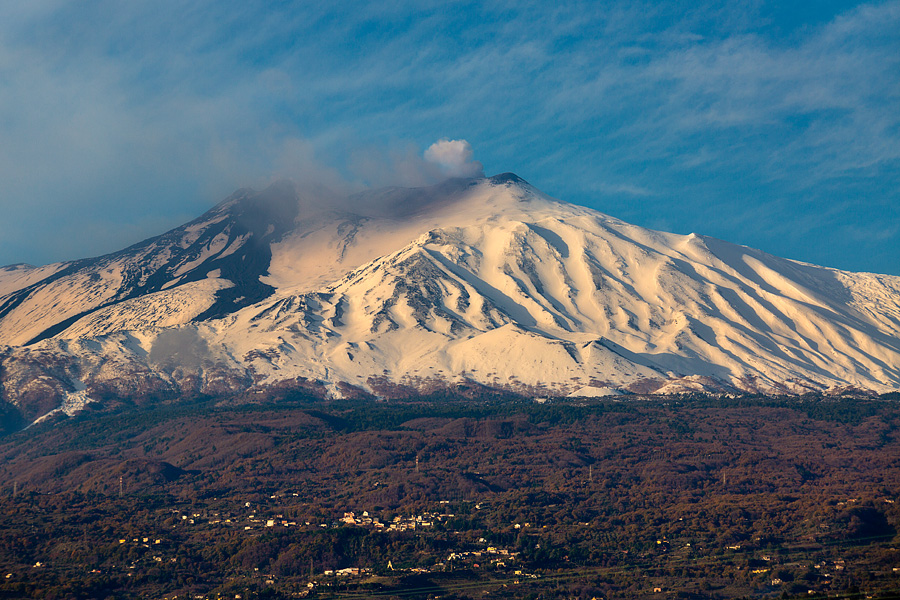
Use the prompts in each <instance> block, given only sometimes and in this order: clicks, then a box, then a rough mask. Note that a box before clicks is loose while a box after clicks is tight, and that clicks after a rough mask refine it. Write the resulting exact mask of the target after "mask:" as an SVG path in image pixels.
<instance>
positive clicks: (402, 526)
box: [339, 510, 456, 531]
mask: <svg viewBox="0 0 900 600" xmlns="http://www.w3.org/2000/svg"><path fill="white" fill-rule="evenodd" d="M454 516H456V515H453V514H447V513H432V512H426V513H422V514H421V515H413V516H411V517H394V519H393V521H391V522H390V523H382V522H381V521H380V520H378V517H372V516H370V515H369V511H367V510H364V511H363V512H362V514H359V515H357V514H356V513H355V512H345V513H344V516H343V517H341V518H340V519H339V520H340V522H341V523H344V524H345V525H351V526H355V527H367V528H370V529H381V530H384V531H415V530H416V529H420V528H422V527H431V526H433V525H434V524H435V522H437V521H443V520H445V519H449V518H452V517H454Z"/></svg>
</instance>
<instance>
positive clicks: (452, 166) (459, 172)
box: [425, 138, 484, 177]
mask: <svg viewBox="0 0 900 600" xmlns="http://www.w3.org/2000/svg"><path fill="white" fill-rule="evenodd" d="M472 155H473V153H472V146H471V145H470V144H469V142H467V141H466V140H448V139H447V138H442V139H440V140H438V141H436V142H435V143H433V144H432V145H431V146H429V147H428V149H427V150H426V151H425V160H426V161H428V162H430V163H433V164H435V165H437V166H438V167H440V169H441V172H443V173H444V175H446V176H447V177H483V176H484V166H483V165H482V164H481V163H480V162H478V161H477V160H472Z"/></svg>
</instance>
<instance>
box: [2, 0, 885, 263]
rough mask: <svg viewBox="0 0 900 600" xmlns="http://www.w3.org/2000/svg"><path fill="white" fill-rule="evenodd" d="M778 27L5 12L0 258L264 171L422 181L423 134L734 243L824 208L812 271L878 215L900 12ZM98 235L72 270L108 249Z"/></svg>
mask: <svg viewBox="0 0 900 600" xmlns="http://www.w3.org/2000/svg"><path fill="white" fill-rule="evenodd" d="M784 10H785V9H784V8H783V6H782V5H781V4H778V3H769V2H764V1H760V2H754V3H750V4H748V5H745V6H741V7H733V6H729V5H727V4H726V5H722V4H720V3H711V2H710V3H702V2H701V4H698V5H696V6H695V7H694V8H692V9H691V10H685V9H684V5H683V3H678V2H674V1H673V2H650V1H647V2H611V3H585V4H581V3H573V4H565V5H546V3H538V2H530V1H526V2H505V1H497V2H488V3H467V2H462V3H455V4H453V5H452V9H451V7H448V6H447V5H446V4H445V3H438V2H433V3H432V2H396V3H391V4H390V5H389V6H385V5H379V4H373V3H367V2H350V3H343V4H340V5H334V6H327V5H322V6H314V5H312V4H310V3H300V4H299V5H298V4H296V3H291V4H284V5H279V6H273V5H271V3H263V2H254V1H250V2H246V1H245V2H235V1H219V2H212V1H211V0H199V1H198V2H193V3H190V4H189V5H187V4H184V3H178V2H168V1H163V2H162V3H160V2H152V3H151V2H149V1H142V0H135V1H134V2H128V3H121V2H113V1H107V0H96V1H93V2H69V1H63V0H45V1H43V2H28V3H11V4H4V5H0V75H2V76H0V140H2V143H0V190H2V194H0V210H2V211H3V213H4V215H5V216H6V218H5V219H4V220H2V221H0V263H2V262H12V261H14V260H17V259H19V258H21V259H24V260H31V261H43V260H54V259H58V258H63V257H71V256H70V252H71V249H70V248H63V247H62V246H56V247H55V244H56V242H55V241H54V240H56V239H58V238H59V237H60V235H61V234H60V232H59V228H60V227H62V226H63V225H62V224H67V226H69V227H73V228H74V227H79V226H82V227H87V226H89V224H90V223H96V222H99V221H101V220H103V221H104V222H108V223H110V224H111V225H110V230H112V229H115V226H114V225H112V224H113V223H122V224H123V227H127V228H129V231H134V232H138V231H143V232H145V234H146V235H150V234H153V233H157V232H158V231H156V230H155V228H158V227H160V223H163V222H170V223H171V224H172V225H174V224H176V223H177V222H178V219H181V218H182V216H183V215H184V214H186V213H191V214H193V213H196V212H199V211H200V210H202V209H203V208H205V207H206V206H207V205H208V204H209V203H211V202H212V201H214V200H216V199H218V198H219V197H222V196H224V195H226V194H227V193H229V192H230V191H231V190H232V189H233V188H234V187H237V186H240V185H248V184H251V185H252V184H259V183H261V182H264V181H266V180H267V179H269V178H271V177H274V176H278V175H288V176H295V177H298V178H304V179H309V178H312V179H315V180H316V181H319V182H321V183H322V184H323V185H329V186H338V187H339V186H349V187H351V188H352V187H354V186H360V185H387V184H392V183H400V184H404V185H415V184H418V183H423V182H427V181H429V180H431V179H432V178H433V177H434V173H433V171H432V172H429V170H428V169H429V165H428V163H427V162H426V161H424V160H423V156H422V153H423V150H424V149H425V148H427V147H428V146H429V145H430V144H432V143H433V142H434V141H435V140H436V139H438V138H439V137H441V136H448V138H449V139H465V140H468V141H469V143H470V144H471V146H472V148H473V149H474V151H475V153H476V154H477V158H478V160H480V161H481V162H482V163H484V165H485V167H486V169H487V171H488V172H500V171H507V170H515V171H517V172H519V173H520V174H521V175H522V176H524V177H525V178H526V179H528V180H529V181H531V182H533V183H535V184H536V185H538V186H539V187H542V188H544V189H545V190H546V191H547V192H549V193H551V194H554V195H556V196H559V197H563V198H567V199H572V200H576V201H580V202H587V203H590V202H595V203H597V204H596V205H597V207H598V208H601V209H602V210H604V211H606V212H610V213H612V214H618V215H619V216H622V217H623V218H630V219H634V220H637V221H638V222H643V223H646V224H649V223H651V222H654V223H659V222H665V223H671V225H672V227H673V228H675V229H678V230H685V231H687V230H692V231H701V232H703V231H707V232H709V233H712V234H714V235H717V236H719V237H726V238H737V241H741V242H743V243H750V244H757V245H763V246H765V245H766V244H769V243H772V242H775V241H777V240H775V238H774V237H773V236H772V235H771V234H770V233H768V232H767V230H766V229H765V227H764V226H763V225H759V226H758V227H756V228H754V227H753V226H752V224H747V223H743V224H742V225H741V226H737V225H735V224H734V223H736V222H737V221H742V220H743V219H742V218H740V217H739V216H740V215H744V214H745V212H746V211H747V210H751V211H752V210H767V211H774V213H773V215H774V216H773V219H774V220H775V221H777V222H790V221H791V220H792V219H794V220H795V221H796V222H797V223H803V222H806V221H803V220H801V219H799V218H797V217H798V215H799V214H800V213H801V212H802V211H803V210H808V208H809V207H810V206H812V205H822V204H823V203H824V204H833V205H834V206H840V207H842V208H840V209H839V210H838V212H837V213H835V214H834V215H833V216H830V217H828V219H830V220H827V219H826V221H822V222H820V224H818V225H816V228H817V229H816V230H815V231H812V230H809V231H808V232H807V235H808V237H806V238H803V237H802V236H803V232H798V233H797V235H798V236H800V238H801V239H800V240H799V241H798V242H797V243H799V244H806V245H807V248H806V249H807V250H809V251H811V252H820V251H821V252H824V251H825V250H826V249H825V247H824V244H823V243H822V242H820V241H818V240H819V239H820V238H822V237H823V235H822V234H823V232H827V231H834V232H838V231H840V230H841V229H840V228H841V227H843V225H844V224H846V223H851V224H856V225H859V226H863V225H864V221H865V220H866V219H869V218H872V215H873V214H877V213H878V211H882V212H883V207H884V202H885V201H886V200H885V198H887V199H888V200H892V201H893V202H894V203H897V202H898V198H897V194H898V192H897V190H898V189H900V110H897V107H898V106H900V52H898V48H900V34H898V31H900V2H898V1H896V0H893V1H887V2H875V3H871V4H858V5H856V6H850V7H848V8H846V9H845V10H843V11H840V12H833V13H825V10H826V9H825V8H824V7H817V8H816V9H815V11H812V10H811V11H810V14H815V16H816V19H815V20H814V22H813V20H811V19H806V20H803V19H800V20H799V22H797V23H792V22H788V21H789V19H787V18H786V17H784V15H782V14H781V13H779V12H778V11H784ZM797 10H799V9H797ZM98 22H103V23H105V24H108V25H106V26H104V27H97V23H98ZM431 168H433V165H432V166H431ZM651 192H652V193H651ZM848 194H849V195H851V196H853V197H854V198H855V199H856V208H855V209H854V210H853V211H849V210H848V209H846V208H843V205H842V204H840V203H839V202H838V200H839V199H840V197H841V196H847V195H848ZM879 196H880V198H879ZM635 198H640V200H641V201H640V202H634V199H635ZM773 198H777V199H778V202H777V203H773V202H771V200H772V199H773ZM601 202H602V205H601V204H599V203H601ZM748 207H749V208H748ZM47 214H52V215H55V216H56V217H57V218H58V220H59V224H54V223H53V222H52V221H51V220H48V218H47V216H46V215H47ZM101 216H102V219H101ZM732 217H734V218H732ZM766 220H767V219H766ZM763 221H764V220H763V219H760V221H759V222H760V223H762V222H763ZM710 230H712V231H710ZM41 231H47V235H46V236H45V237H43V238H42V235H43V234H42V233H41ZM142 235H143V234H142ZM898 235H900V234H898ZM93 239H94V245H93V246H91V247H86V249H85V252H86V253H95V252H99V251H104V250H112V249H114V248H115V247H116V244H119V243H120V236H119V235H118V234H114V233H113V232H112V231H111V232H110V234H109V235H108V236H104V235H103V234H102V232H101V233H99V234H98V235H95V236H93ZM35 241H38V244H37V245H36V244H35ZM891 242H897V243H900V239H898V238H897V237H896V236H895V237H893V238H891V237H888V238H885V239H884V240H882V241H881V242H880V243H882V244H885V243H891ZM872 243H875V242H874V241H873V242H872ZM817 244H818V246H817ZM29 248H30V249H29ZM816 248H819V249H818V250H816ZM767 249H772V248H771V247H767ZM774 250H778V248H775V249H774ZM863 251H865V250H860V251H856V250H852V249H850V250H848V252H851V253H852V252H863ZM868 251H870V254H871V251H872V248H868ZM20 253H24V254H25V256H21V257H20V256H19V254H20ZM14 255H15V256H14ZM802 258H805V259H808V260H814V256H806V255H804V256H802Z"/></svg>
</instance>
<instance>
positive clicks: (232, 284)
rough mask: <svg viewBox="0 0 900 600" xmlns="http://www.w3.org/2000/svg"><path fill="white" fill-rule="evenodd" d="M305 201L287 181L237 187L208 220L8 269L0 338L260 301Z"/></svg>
mask: <svg viewBox="0 0 900 600" xmlns="http://www.w3.org/2000/svg"><path fill="white" fill-rule="evenodd" d="M299 203H300V199H299V198H298V196H297V192H296V190H295V189H294V188H293V186H290V185H288V184H284V183H282V184H279V185H275V186H272V187H271V188H269V189H267V190H266V191H264V192H262V193H259V194H257V193H254V192H252V191H250V190H239V191H238V192H236V193H235V194H234V195H233V196H231V197H230V198H228V199H226V200H225V201H223V202H222V203H221V204H219V205H218V206H216V207H215V208H213V209H212V210H210V211H209V212H208V213H206V214H205V215H203V216H202V217H200V218H198V219H196V220H194V221H192V222H190V223H187V224H186V225H183V226H181V227H178V228H177V229H173V230H172V231H169V232H168V233H165V234H163V235H161V236H159V237H156V238H152V239H149V240H146V241H144V242H141V243H139V244H136V245H134V246H132V247H130V248H126V249H125V250H122V251H120V252H116V253H114V254H109V255H106V256H101V257H98V258H94V259H85V260H80V261H76V262H71V263H60V264H55V265H48V266H46V267H41V268H35V267H28V266H14V267H5V268H2V269H0V344H7V345H13V346H19V345H25V344H29V343H34V342H36V341H39V340H41V339H45V338H49V337H53V336H62V337H66V338H74V337H79V336H82V335H100V334H103V333H106V332H108V331H118V330H123V329H133V328H135V327H137V326H142V327H145V326H150V325H155V326H168V325H176V324H179V323H185V322H188V321H190V320H192V319H195V318H198V317H202V318H209V317H215V316H221V315H223V314H227V313H229V312H231V311H233V310H235V309H237V308H240V307H242V306H246V305H249V304H252V303H254V302H257V301H259V300H261V299H263V298H265V297H267V296H268V295H270V294H271V293H272V292H273V291H274V288H272V287H271V286H269V285H266V284H264V283H262V282H261V281H259V279H260V277H261V276H263V275H264V274H266V273H267V270H268V266H269V260H270V259H271V250H270V245H271V243H272V242H275V241H277V240H279V239H280V238H281V236H282V235H283V234H284V233H285V232H286V231H287V230H289V229H291V228H292V227H293V221H294V219H295V217H296V215H297V213H298V211H299ZM207 280H209V281H207ZM181 286H189V290H190V291H189V292H187V290H182V289H179V288H180V287H181ZM186 292H187V293H186ZM150 295H152V297H150ZM173 312H174V313H177V315H176V316H175V317H173ZM96 313H102V314H96ZM73 324H74V325H75V327H74V328H73V329H71V330H70V328H71V327H72V326H73ZM92 326H96V328H92ZM85 327H87V329H86V328H85Z"/></svg>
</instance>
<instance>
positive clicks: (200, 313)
mask: <svg viewBox="0 0 900 600" xmlns="http://www.w3.org/2000/svg"><path fill="white" fill-rule="evenodd" d="M277 185H278V187H277V189H276V190H275V191H274V192H273V191H272V190H271V189H270V190H267V191H265V192H263V193H261V194H259V195H257V196H254V195H253V194H252V193H251V192H248V191H246V190H244V191H242V193H240V194H237V195H235V196H233V197H232V198H231V199H229V200H228V201H226V202H223V204H221V205H219V206H218V207H216V208H215V209H213V210H212V211H210V213H207V215H204V216H203V217H201V218H200V219H197V220H196V221H194V222H192V223H191V224H188V225H186V226H184V227H182V228H179V229H177V230H173V231H172V232H169V233H167V234H164V236H160V238H155V239H154V240H149V241H148V242H145V243H143V245H137V246H135V247H133V248H134V251H132V252H129V250H131V249H129V250H126V251H123V252H121V253H117V255H112V256H111V257H101V258H100V259H94V261H93V262H90V261H87V262H85V263H84V264H79V263H66V264H64V265H49V266H47V267H41V268H34V267H24V266H21V267H7V268H4V269H0V291H2V292H3V294H4V295H3V296H0V342H2V343H3V344H6V345H8V346H22V345H23V344H26V343H28V342H29V341H32V342H34V341H35V340H37V341H36V343H32V344H31V345H28V346H26V347H23V348H18V349H16V351H15V352H12V353H9V352H8V353H7V358H6V359H5V360H6V361H9V360H13V358H12V357H14V356H19V357H20V358H19V359H18V360H23V359H22V358H21V357H23V356H26V355H29V354H32V355H33V354H34V353H39V352H47V351H51V350H50V349H51V348H55V349H54V350H52V351H53V352H62V351H61V350H59V346H58V345H56V346H54V340H85V341H87V340H91V339H95V340H105V341H103V343H102V344H100V343H99V341H98V343H97V344H95V346H96V347H97V348H99V347H100V346H104V345H105V347H107V348H108V347H109V346H110V345H111V344H112V345H113V346H115V348H116V350H115V355H116V356H117V357H118V359H117V360H121V361H124V362H125V363H128V362H132V363H135V365H140V366H141V368H146V369H149V370H151V371H159V367H158V366H155V365H153V364H150V363H148V358H147V356H148V355H149V353H150V352H151V350H152V347H153V344H154V340H155V339H156V337H157V336H158V335H160V332H162V331H166V330H167V329H171V328H179V327H185V326H189V327H190V328H191V330H192V331H196V332H197V333H196V335H198V336H199V337H200V338H202V340H203V343H204V344H206V347H207V348H209V349H210V350H209V352H210V357H212V356H213V355H215V362H216V364H217V365H218V368H222V369H230V370H233V371H238V372H242V373H244V374H245V375H246V376H247V377H248V378H249V379H250V380H252V382H253V385H255V386H263V387H264V386H266V385H272V384H277V383H278V382H280V381H285V380H291V379H296V378H304V380H309V381H317V382H319V383H321V384H322V385H324V386H326V387H327V388H328V389H330V390H331V392H332V393H334V394H339V393H341V392H340V390H341V389H346V386H344V387H343V388H342V387H341V385H338V384H347V383H349V384H351V385H352V386H355V387H356V388H358V389H361V390H367V391H373V390H374V387H373V384H372V382H373V381H374V380H378V381H379V382H382V383H383V382H384V381H388V382H393V383H396V384H398V385H406V386H410V387H413V388H416V387H420V388H421V387H424V386H426V384H428V385H432V384H433V383H434V382H435V381H441V382H445V383H448V384H452V383H458V382H469V383H472V382H474V383H478V384H482V385H485V386H489V387H497V388H508V389H516V390H519V391H525V392H532V393H535V394H546V393H554V394H575V395H586V396H592V395H608V394H615V393H618V392H620V391H627V390H631V391H640V392H658V393H676V392H680V391H690V390H699V391H734V390H744V391H762V392H782V393H797V394H798V393H804V392H807V391H828V390H846V389H861V390H869V391H874V392H886V391H890V390H896V389H900V278H898V277H892V276H887V275H876V274H868V273H849V272H844V271H838V270H834V269H829V268H825V267H818V266H815V265H809V264H803V263H799V262H796V261H791V260H786V259H782V258H778V257H775V256H771V255H768V254H766V253H764V252H761V251H759V250H754V249H751V248H747V247H743V246H738V245H734V244H730V243H728V242H724V241H721V240H717V239H713V238H709V237H705V236H702V235H697V234H690V235H686V236H683V235H675V234H670V233H663V232H658V231H653V230H649V229H645V228H642V227H637V226H634V225H630V224H628V223H625V222H623V221H621V220H618V219H615V218H613V217H609V216H607V215H604V214H602V213H599V212H597V211H594V210H591V209H588V208H584V207H579V206H575V205H572V204H568V203H565V202H561V201H558V200H554V199H552V198H550V197H548V196H546V195H544V194H542V193H541V192H539V191H538V190H536V189H535V188H533V187H532V186H530V185H529V184H527V183H526V182H524V181H522V180H520V179H519V178H517V177H516V176H514V175H510V174H507V175H503V176H497V177H494V178H488V179H474V180H450V181H448V182H446V183H444V184H441V185H438V186H433V187H431V188H422V189H389V190H380V191H375V192H369V193H368V195H363V196H359V197H357V198H354V199H351V201H349V202H345V203H343V205H342V206H343V208H342V209H341V210H337V209H335V210H328V209H321V210H316V211H311V210H308V209H303V208H302V207H300V208H298V209H297V210H295V211H294V212H293V216H292V219H291V220H289V221H288V222H287V223H288V224H287V225H286V226H285V225H284V222H285V221H284V219H283V215H281V214H280V213H279V215H278V216H277V218H278V219H280V220H277V221H276V220H275V217H272V216H271V215H269V212H267V211H268V208H266V207H267V206H268V205H267V204H265V202H264V201H263V200H260V198H262V197H266V198H269V200H266V201H267V202H271V201H272V200H271V198H272V197H274V195H275V193H276V192H277V193H278V194H281V195H282V196H283V195H285V194H291V193H292V194H294V196H293V197H292V198H288V199H287V200H285V199H284V198H281V196H279V197H278V198H279V200H278V202H280V203H281V204H280V206H288V205H289V204H290V201H293V202H295V203H297V204H303V202H301V199H300V198H299V196H298V195H297V192H296V190H293V188H291V187H290V186H288V185H286V184H284V183H280V184H277ZM354 202H355V204H354ZM307 203H308V199H307ZM347 206H350V207H351V208H353V207H354V206H355V207H357V209H358V210H355V211H351V210H349V209H348V208H347ZM364 209H365V210H364ZM279 210H281V209H279ZM247 214H252V215H253V216H254V220H253V221H252V223H253V225H252V226H247V225H244V223H245V222H247V218H246V215H247ZM273 214H274V213H273ZM260 215H262V216H260ZM270 217H271V218H270ZM266 218H270V221H271V222H267V221H266V220H265V219H266ZM279 224H280V225H279ZM72 265H75V267H73V266H72ZM148 282H149V283H148ZM129 286H130V287H129ZM117 340H129V341H128V343H126V342H124V341H117ZM135 340H140V341H135ZM129 344H130V345H129ZM80 347H81V348H83V349H84V350H73V349H70V350H68V351H66V352H68V354H67V356H68V358H66V359H64V360H63V359H60V360H62V361H63V362H65V361H66V360H68V361H69V362H72V363H78V364H80V365H81V367H79V368H80V369H81V370H82V371H85V370H86V371H88V372H87V373H82V376H83V377H84V379H83V380H84V381H85V382H86V383H87V385H88V389H90V385H91V384H90V380H91V377H92V374H91V372H90V371H91V369H92V367H90V366H89V365H92V364H102V363H103V360H101V359H102V356H101V355H102V351H100V350H96V349H94V350H87V348H88V346H87V345H82V346H80ZM71 348H75V346H72V347H71ZM85 353H86V354H85ZM64 354H65V352H64ZM88 355H90V356H88ZM209 360H213V359H212V358H209ZM135 368H136V367H135V366H134V365H132V366H131V367H129V369H130V370H131V371H133V370H134V369H135ZM75 370H79V369H75ZM201 370H202V369H201ZM95 375H96V373H95ZM163 375H164V374H161V375H160V376H161V377H162V376H163ZM165 376H166V377H169V376H168V375H165ZM169 379H171V377H169ZM64 387H66V386H64ZM68 387H69V388H72V389H74V388H73V387H72V385H71V382H69V385H68ZM66 393H67V394H71V393H73V391H71V389H70V391H67V392H66ZM6 397H7V399H8V400H9V401H11V402H13V403H15V398H13V397H11V396H10V395H9V392H8V391H7V396H6Z"/></svg>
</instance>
